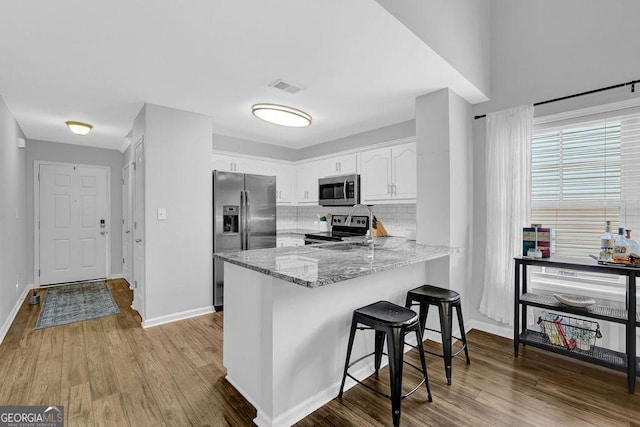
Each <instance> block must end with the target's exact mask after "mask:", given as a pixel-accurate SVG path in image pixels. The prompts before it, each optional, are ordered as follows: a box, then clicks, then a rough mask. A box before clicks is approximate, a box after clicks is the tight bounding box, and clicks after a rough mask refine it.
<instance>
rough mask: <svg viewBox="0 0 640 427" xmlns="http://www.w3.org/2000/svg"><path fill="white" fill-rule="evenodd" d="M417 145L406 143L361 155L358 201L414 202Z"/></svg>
mask: <svg viewBox="0 0 640 427" xmlns="http://www.w3.org/2000/svg"><path fill="white" fill-rule="evenodd" d="M416 160H417V157H416V145H415V143H413V142H412V143H407V144H402V145H398V146H395V147H390V148H379V149H376V150H370V151H365V152H363V153H362V171H361V177H360V180H361V197H360V199H361V201H362V203H372V202H377V203H380V202H383V203H384V202H387V203H390V202H400V201H402V202H415V200H416V192H417V191H416V189H417V173H416Z"/></svg>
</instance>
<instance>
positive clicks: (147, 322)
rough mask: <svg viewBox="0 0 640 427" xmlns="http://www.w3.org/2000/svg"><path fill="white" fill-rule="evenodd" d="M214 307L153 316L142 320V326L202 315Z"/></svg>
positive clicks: (211, 310)
mask: <svg viewBox="0 0 640 427" xmlns="http://www.w3.org/2000/svg"><path fill="white" fill-rule="evenodd" d="M214 312H215V309H214V308H213V306H212V305H210V306H207V307H201V308H196V309H193V310H187V311H183V312H180V313H174V314H167V315H166V316H159V317H154V318H152V319H146V320H143V321H142V327H143V328H150V327H152V326H158V325H162V324H165V323H171V322H175V321H178V320H184V319H188V318H190V317H196V316H202V315H203V314H209V313H214Z"/></svg>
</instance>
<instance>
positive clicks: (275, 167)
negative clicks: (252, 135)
mask: <svg viewBox="0 0 640 427" xmlns="http://www.w3.org/2000/svg"><path fill="white" fill-rule="evenodd" d="M263 164H264V165H263V169H262V171H263V172H262V173H263V174H264V175H272V176H275V177H276V204H277V205H290V204H291V203H292V202H293V190H292V188H293V166H291V165H286V164H283V163H279V162H270V161H264V162H263Z"/></svg>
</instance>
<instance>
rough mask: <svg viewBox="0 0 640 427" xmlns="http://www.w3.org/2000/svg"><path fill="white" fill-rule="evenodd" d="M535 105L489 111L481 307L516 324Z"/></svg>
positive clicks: (501, 319)
mask: <svg viewBox="0 0 640 427" xmlns="http://www.w3.org/2000/svg"><path fill="white" fill-rule="evenodd" d="M532 123H533V106H532V105H524V106H521V107H516V108H512V109H509V110H503V111H498V112H496V113H491V114H487V124H486V126H487V140H486V145H487V147H486V158H485V165H486V176H487V183H486V200H487V230H486V243H485V262H484V290H483V292H482V300H481V301H480V312H481V313H483V314H484V315H486V316H488V317H490V318H492V319H495V320H497V321H499V322H502V323H507V324H510V325H512V324H513V298H514V271H515V270H514V262H513V257H514V256H518V255H522V227H526V226H528V225H529V217H530V211H531V209H530V204H531V203H530V189H531V128H532Z"/></svg>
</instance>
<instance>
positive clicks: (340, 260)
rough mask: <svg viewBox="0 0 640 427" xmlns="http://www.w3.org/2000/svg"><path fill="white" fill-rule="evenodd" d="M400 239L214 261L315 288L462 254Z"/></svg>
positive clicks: (300, 248) (269, 251)
mask: <svg viewBox="0 0 640 427" xmlns="http://www.w3.org/2000/svg"><path fill="white" fill-rule="evenodd" d="M461 251H462V249H460V248H451V247H448V246H431V245H423V244H419V243H416V242H415V241H409V240H406V239H404V238H401V237H378V238H376V239H375V246H374V247H373V249H371V248H370V247H369V246H366V245H358V244H352V243H349V242H334V243H323V244H318V245H306V246H298V247H282V248H270V249H255V250H249V251H241V252H229V253H216V254H213V257H214V258H217V259H220V260H223V261H226V262H230V263H232V264H236V265H239V266H241V267H245V268H248V269H250V270H254V271H257V272H260V273H263V274H266V275H269V276H273V277H277V278H278V279H282V280H285V281H289V282H293V283H295V284H297V285H300V286H305V287H308V288H316V287H319V286H324V285H329V284H331V283H336V282H341V281H343V280H348V279H353V278H356V277H360V276H366V275H369V274H374V273H379V272H381V271H386V270H392V269H395V268H400V267H404V266H406V265H410V264H415V263H418V262H423V261H428V260H431V259H436V258H441V257H444V256H447V255H451V254H454V253H458V252H461Z"/></svg>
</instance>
